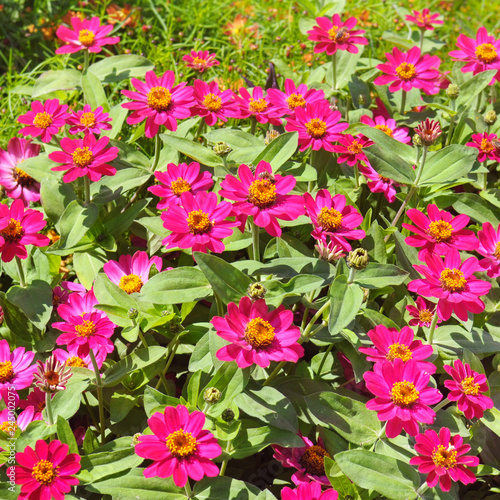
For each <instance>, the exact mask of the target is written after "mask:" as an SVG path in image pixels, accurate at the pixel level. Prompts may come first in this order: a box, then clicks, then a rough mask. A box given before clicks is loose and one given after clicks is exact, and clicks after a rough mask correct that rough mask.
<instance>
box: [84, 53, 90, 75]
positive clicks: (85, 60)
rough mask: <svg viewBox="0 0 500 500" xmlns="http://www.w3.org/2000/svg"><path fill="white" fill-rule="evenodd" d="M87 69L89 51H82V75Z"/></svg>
mask: <svg viewBox="0 0 500 500" xmlns="http://www.w3.org/2000/svg"><path fill="white" fill-rule="evenodd" d="M88 69H89V51H88V50H84V51H83V73H86V72H87V70H88Z"/></svg>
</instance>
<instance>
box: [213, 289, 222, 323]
mask: <svg viewBox="0 0 500 500" xmlns="http://www.w3.org/2000/svg"><path fill="white" fill-rule="evenodd" d="M214 297H215V303H216V304H217V316H220V317H221V318H222V317H224V304H223V303H222V300H221V298H220V297H219V294H217V293H215V292H214Z"/></svg>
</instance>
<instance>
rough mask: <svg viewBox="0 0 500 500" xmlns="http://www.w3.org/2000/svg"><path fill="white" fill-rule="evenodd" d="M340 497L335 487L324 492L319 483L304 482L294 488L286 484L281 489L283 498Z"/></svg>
mask: <svg viewBox="0 0 500 500" xmlns="http://www.w3.org/2000/svg"><path fill="white" fill-rule="evenodd" d="M328 484H330V483H328ZM338 497H339V494H338V492H336V491H335V490H334V489H333V488H328V489H327V490H325V491H323V492H322V491H321V485H320V484H319V483H302V484H299V486H297V488H295V489H294V490H292V489H291V488H289V487H288V486H285V487H284V488H283V489H282V490H281V500H337V498H338Z"/></svg>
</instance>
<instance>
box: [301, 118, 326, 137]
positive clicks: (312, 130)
mask: <svg viewBox="0 0 500 500" xmlns="http://www.w3.org/2000/svg"><path fill="white" fill-rule="evenodd" d="M306 130H307V133H308V134H309V135H310V136H311V137H314V138H315V139H319V138H321V137H323V136H324V135H325V133H326V123H325V122H324V121H321V120H320V119H319V118H313V119H312V120H309V121H308V122H307V123H306Z"/></svg>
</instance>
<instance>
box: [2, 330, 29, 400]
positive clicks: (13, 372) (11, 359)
mask: <svg viewBox="0 0 500 500" xmlns="http://www.w3.org/2000/svg"><path fill="white" fill-rule="evenodd" d="M34 357H35V353H34V352H32V351H28V352H26V349H25V348H24V347H18V348H17V349H14V350H13V351H12V352H10V347H9V343H8V342H7V341H6V340H5V339H2V340H0V391H3V390H4V389H5V390H8V388H9V387H14V389H15V390H16V391H20V390H21V389H25V388H26V387H29V386H30V385H31V384H32V383H33V374H34V373H35V372H36V369H37V367H36V365H32V364H31V363H32V362H33V358H34Z"/></svg>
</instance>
